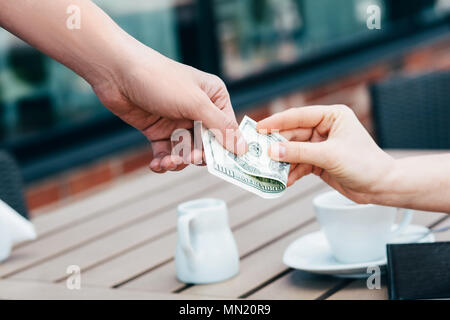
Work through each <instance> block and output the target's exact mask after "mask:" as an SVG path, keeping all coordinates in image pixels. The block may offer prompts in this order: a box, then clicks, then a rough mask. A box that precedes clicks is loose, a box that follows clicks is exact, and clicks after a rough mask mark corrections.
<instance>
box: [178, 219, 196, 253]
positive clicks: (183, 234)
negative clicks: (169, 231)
mask: <svg viewBox="0 0 450 320" xmlns="http://www.w3.org/2000/svg"><path fill="white" fill-rule="evenodd" d="M195 217H196V214H195V213H188V214H186V215H184V216H181V217H180V218H179V219H178V233H179V236H180V246H181V248H182V249H183V251H184V253H185V254H186V255H187V256H188V258H189V259H190V260H192V259H194V258H195V250H194V248H193V247H192V243H191V236H190V224H191V221H192V220H193V219H194V218H195Z"/></svg>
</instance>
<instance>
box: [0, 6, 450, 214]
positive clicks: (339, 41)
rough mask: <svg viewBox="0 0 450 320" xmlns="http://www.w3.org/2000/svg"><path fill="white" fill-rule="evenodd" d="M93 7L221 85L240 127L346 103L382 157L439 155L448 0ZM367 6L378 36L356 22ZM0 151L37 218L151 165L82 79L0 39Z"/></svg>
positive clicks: (447, 141)
mask: <svg viewBox="0 0 450 320" xmlns="http://www.w3.org/2000/svg"><path fill="white" fill-rule="evenodd" d="M94 2H96V3H97V4H98V5H99V6H100V7H101V8H102V9H104V10H105V11H106V12H107V13H108V14H109V15H111V16H112V18H113V19H114V20H115V21H116V22H117V23H118V24H119V25H120V26H121V27H123V28H124V29H125V30H126V31H127V32H129V33H130V34H132V35H133V36H134V37H136V38H137V39H138V40H140V41H142V42H143V43H145V44H147V45H149V46H151V47H152V48H154V49H156V50H158V51H160V52H161V53H163V54H165V55H167V56H169V57H170V58H173V59H176V60H178V61H181V62H183V63H186V64H189V65H192V66H194V67H197V68H199V69H202V70H204V71H207V72H211V73H214V74H217V75H219V76H221V77H222V78H223V79H224V80H225V82H226V83H227V85H228V87H229V90H230V94H231V97H232V101H233V105H234V108H235V110H236V113H237V114H238V115H239V117H241V116H242V115H243V114H249V115H250V116H251V117H253V118H255V120H259V119H261V118H264V117H266V116H268V115H270V114H272V113H274V112H278V111H281V110H284V109H285V108H289V107H294V106H295V107H298V106H305V105H312V104H337V103H344V104H347V105H349V106H350V107H352V108H353V109H354V110H355V112H356V114H357V116H358V117H359V118H360V120H361V122H362V123H363V124H364V126H365V127H366V128H367V129H368V130H369V132H370V133H371V134H373V135H374V137H375V138H376V139H377V141H378V142H379V143H380V144H381V145H382V146H383V147H385V148H421V149H450V133H449V132H450V131H449V128H448V127H449V125H448V123H450V111H449V110H450V105H449V104H448V98H449V97H448V96H449V94H450V93H449V92H450V82H449V77H448V71H449V69H450V24H449V22H450V0H338V1H337V0H96V1H94ZM370 5H377V6H378V7H379V8H380V9H381V29H379V30H377V29H374V30H371V29H369V28H368V26H367V20H368V18H369V17H370V14H368V12H367V8H368V7H369V6H370ZM0 150H3V151H6V152H8V153H9V154H11V155H12V156H13V158H14V159H15V160H16V161H17V163H18V165H19V168H20V171H21V173H22V175H23V179H24V183H25V186H26V199H27V204H28V206H29V208H30V209H31V210H35V211H36V209H39V208H42V207H43V206H47V205H54V204H57V203H60V202H61V201H62V202H64V201H67V199H70V198H72V197H77V196H82V195H83V194H84V193H85V192H88V191H89V190H91V189H92V188H96V187H99V186H102V185H104V184H105V183H111V182H112V181H114V178H116V177H118V176H121V175H123V174H127V173H129V172H132V171H134V170H136V169H138V168H141V167H143V166H146V165H147V164H148V163H149V162H150V160H151V157H152V154H151V146H150V145H149V144H148V142H147V141H146V140H145V139H144V138H143V136H141V135H140V134H139V132H137V131H136V130H134V129H133V128H131V127H129V126H127V125H125V124H124V123H122V122H121V121H120V120H119V119H118V118H116V117H114V116H113V115H112V114H110V113H109V111H108V110H107V109H106V108H104V107H103V106H101V104H100V103H99V101H98V100H97V98H96V97H95V95H94V94H93V93H92V91H91V88H90V86H89V85H88V84H87V83H86V82H85V81H83V80H82V79H80V78H79V77H78V76H77V75H75V74H74V73H73V72H71V71H70V70H68V69H66V68H65V67H64V66H61V65H60V64H58V63H56V62H55V61H53V60H51V59H49V58H47V57H45V56H44V55H42V54H41V53H39V52H37V51H36V50H34V49H32V48H31V47H29V46H28V45H27V44H25V43H23V42H22V41H20V40H19V39H17V38H15V37H14V36H12V35H11V34H9V33H8V32H7V31H5V30H3V29H0ZM36 212H38V211H36Z"/></svg>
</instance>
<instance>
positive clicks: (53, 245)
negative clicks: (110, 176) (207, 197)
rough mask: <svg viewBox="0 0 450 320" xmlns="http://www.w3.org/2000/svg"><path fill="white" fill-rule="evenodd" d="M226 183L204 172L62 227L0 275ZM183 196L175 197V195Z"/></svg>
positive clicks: (0, 268)
mask: <svg viewBox="0 0 450 320" xmlns="http://www.w3.org/2000/svg"><path fill="white" fill-rule="evenodd" d="M218 185H222V186H223V185H225V183H224V182H220V181H218V180H217V179H215V178H214V177H212V176H210V175H203V176H201V177H198V178H196V179H193V180H190V181H188V182H186V183H185V184H180V185H176V186H174V187H172V188H170V189H167V190H165V191H164V192H163V193H158V194H154V195H149V196H148V197H146V198H144V199H141V200H139V201H136V202H132V203H130V204H129V205H127V206H121V207H119V208H118V209H117V210H114V209H111V212H109V213H108V214H105V215H101V216H99V217H97V218H95V219H91V220H89V221H86V222H84V223H80V224H76V225H75V226H74V227H72V228H70V229H67V230H61V231H60V232H57V233H54V234H51V235H49V236H47V237H44V238H38V239H37V240H36V241H34V242H32V243H30V244H28V245H27V246H22V247H19V248H16V249H15V250H14V251H13V253H12V256H11V257H10V259H9V260H8V263H6V264H2V265H0V277H5V276H8V275H11V274H12V273H15V272H18V271H22V270H24V269H26V268H28V267H30V266H32V265H35V264H37V263H39V262H43V261H45V260H48V259H49V258H51V257H54V256H56V255H59V254H62V253H64V252H67V251H69V250H73V249H74V248H76V247H79V246H81V245H83V244H86V243H89V242H92V241H94V240H96V239H99V238H100V237H102V236H105V235H107V234H108V233H111V232H114V231H117V230H119V229H121V228H123V227H125V226H127V225H130V224H133V223H138V222H139V221H140V220H142V219H146V218H148V217H150V216H152V215H154V214H157V213H159V212H160V211H161V210H167V209H168V208H171V207H173V206H175V205H176V203H178V202H177V201H180V200H181V199H185V200H187V199H190V198H192V197H201V196H202V194H203V193H204V192H205V191H206V190H208V189H210V188H213V187H214V186H218ZM174 193H175V194H177V195H179V196H178V197H174V195H173V194H174Z"/></svg>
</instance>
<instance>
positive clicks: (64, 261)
mask: <svg viewBox="0 0 450 320" xmlns="http://www.w3.org/2000/svg"><path fill="white" fill-rule="evenodd" d="M208 196H209V197H221V198H222V199H223V200H225V201H227V202H228V203H229V205H230V204H231V203H232V202H233V201H236V200H237V199H239V198H240V197H242V191H241V190H240V189H239V188H236V187H234V186H232V185H227V184H223V185H220V188H215V189H214V190H213V191H212V192H211V193H208ZM168 232H171V233H175V232H176V208H175V207H174V208H171V209H170V210H167V211H165V212H163V213H160V214H158V215H156V216H153V217H150V218H149V219H147V220H142V221H139V223H136V224H133V225H131V226H129V227H127V228H124V229H120V230H119V231H117V232H114V233H112V234H109V235H107V236H105V237H102V238H101V239H98V240H96V241H94V242H90V243H88V244H86V245H84V246H81V247H78V248H76V249H74V250H71V251H69V252H67V253H64V254H62V255H59V256H57V257H55V258H53V259H49V260H47V261H45V262H43V263H40V264H39V265H37V266H35V267H32V268H30V269H27V270H25V271H23V272H19V273H17V274H15V275H14V276H12V278H18V279H34V280H46V281H57V280H60V279H63V278H65V277H66V268H67V266H69V265H77V266H79V267H80V268H81V270H85V269H88V268H91V267H93V266H95V265H98V264H101V263H102V262H104V261H107V260H110V259H112V258H114V257H116V256H118V255H120V254H123V253H125V252H127V251H129V250H132V249H133V248H136V247H138V246H140V245H144V244H146V243H148V242H149V241H152V240H156V239H157V238H158V237H161V236H162V235H164V234H166V233H168Z"/></svg>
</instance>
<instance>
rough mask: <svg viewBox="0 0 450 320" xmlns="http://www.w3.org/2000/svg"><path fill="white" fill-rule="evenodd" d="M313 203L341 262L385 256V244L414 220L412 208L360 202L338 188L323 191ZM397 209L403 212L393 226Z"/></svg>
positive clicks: (370, 259) (335, 255)
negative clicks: (345, 194)
mask: <svg viewBox="0 0 450 320" xmlns="http://www.w3.org/2000/svg"><path fill="white" fill-rule="evenodd" d="M313 203H314V208H315V210H316V214H317V219H318V221H319V223H320V225H321V227H322V230H323V232H324V233H325V236H326V238H327V240H328V243H329V245H330V248H331V251H332V252H333V255H334V257H335V258H336V260H338V261H339V262H342V263H359V262H369V261H376V260H378V259H382V258H383V257H385V256H386V244H387V243H388V242H389V241H390V240H392V239H393V238H394V237H395V236H396V235H398V234H400V233H402V232H403V231H404V230H405V228H407V227H408V225H409V224H410V222H411V220H412V213H411V212H410V210H405V209H397V208H393V207H385V206H377V205H372V204H368V205H360V204H357V203H355V202H353V201H351V200H350V199H348V198H346V197H344V196H343V195H341V194H340V193H339V192H337V191H330V192H327V193H324V194H321V195H319V196H317V197H316V198H315V199H314V200H313ZM398 213H402V214H403V216H402V219H401V221H400V222H399V224H398V226H396V227H395V228H394V224H395V220H396V217H397V215H398Z"/></svg>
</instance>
